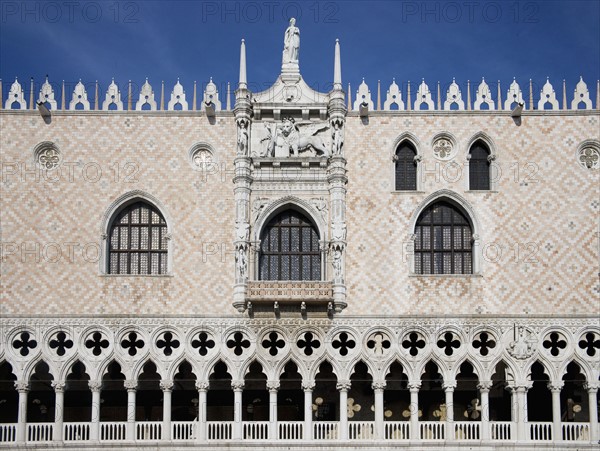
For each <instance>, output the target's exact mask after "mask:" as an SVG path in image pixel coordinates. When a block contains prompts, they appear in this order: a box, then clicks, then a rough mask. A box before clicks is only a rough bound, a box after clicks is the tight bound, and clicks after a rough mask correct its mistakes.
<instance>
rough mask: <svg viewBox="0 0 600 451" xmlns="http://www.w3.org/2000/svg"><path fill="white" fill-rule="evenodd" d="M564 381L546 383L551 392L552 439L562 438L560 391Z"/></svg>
mask: <svg viewBox="0 0 600 451" xmlns="http://www.w3.org/2000/svg"><path fill="white" fill-rule="evenodd" d="M564 384H565V383H564V382H563V381H557V382H550V383H548V390H550V391H551V392H552V440H554V441H555V442H558V441H561V440H562V430H561V429H562V425H561V419H560V391H561V390H562V388H563V385H564Z"/></svg>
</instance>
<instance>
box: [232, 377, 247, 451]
mask: <svg viewBox="0 0 600 451" xmlns="http://www.w3.org/2000/svg"><path fill="white" fill-rule="evenodd" d="M231 388H232V389H233V439H234V440H241V439H242V431H243V426H242V391H243V390H244V381H231Z"/></svg>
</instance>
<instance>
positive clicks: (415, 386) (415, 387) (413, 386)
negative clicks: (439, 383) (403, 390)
mask: <svg viewBox="0 0 600 451" xmlns="http://www.w3.org/2000/svg"><path fill="white" fill-rule="evenodd" d="M407 387H408V389H409V390H410V391H411V392H418V391H419V390H420V389H421V381H420V380H418V381H408V384H407Z"/></svg>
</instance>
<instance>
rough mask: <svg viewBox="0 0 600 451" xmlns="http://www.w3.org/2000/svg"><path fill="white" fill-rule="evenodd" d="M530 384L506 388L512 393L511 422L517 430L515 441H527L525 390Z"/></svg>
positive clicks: (512, 385)
mask: <svg viewBox="0 0 600 451" xmlns="http://www.w3.org/2000/svg"><path fill="white" fill-rule="evenodd" d="M531 384H532V382H529V383H527V384H522V385H517V384H511V385H509V386H508V387H507V389H508V390H510V392H511V393H512V421H513V424H515V425H516V428H517V441H525V440H528V439H529V436H528V435H527V390H529V387H530V386H531Z"/></svg>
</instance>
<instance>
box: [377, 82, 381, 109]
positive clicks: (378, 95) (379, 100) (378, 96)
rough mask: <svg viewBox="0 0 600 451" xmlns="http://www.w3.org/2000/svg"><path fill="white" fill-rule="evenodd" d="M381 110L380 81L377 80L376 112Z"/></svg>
mask: <svg viewBox="0 0 600 451" xmlns="http://www.w3.org/2000/svg"><path fill="white" fill-rule="evenodd" d="M379 110H381V80H377V111H379Z"/></svg>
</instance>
